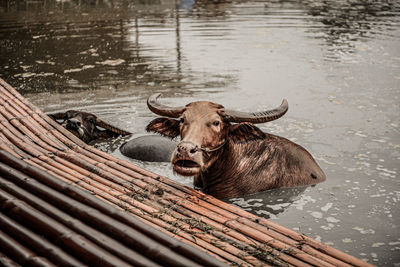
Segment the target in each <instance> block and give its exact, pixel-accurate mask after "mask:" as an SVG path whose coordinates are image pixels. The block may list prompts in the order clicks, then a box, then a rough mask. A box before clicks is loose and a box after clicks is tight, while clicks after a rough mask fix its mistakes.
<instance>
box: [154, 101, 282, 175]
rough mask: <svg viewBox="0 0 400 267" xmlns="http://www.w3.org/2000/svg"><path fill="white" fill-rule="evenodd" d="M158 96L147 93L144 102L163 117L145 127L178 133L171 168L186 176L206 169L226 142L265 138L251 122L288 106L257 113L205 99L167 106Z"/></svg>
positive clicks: (172, 135) (273, 116)
mask: <svg viewBox="0 0 400 267" xmlns="http://www.w3.org/2000/svg"><path fill="white" fill-rule="evenodd" d="M159 96H160V94H154V95H152V96H150V97H149V98H148V100H147V105H148V107H149V108H150V110H151V111H152V112H154V113H156V114H158V115H161V116H164V117H162V118H157V119H154V120H153V121H151V122H150V123H149V125H148V126H147V128H146V130H147V131H153V132H157V133H159V134H161V135H164V136H167V137H170V138H175V137H177V136H178V135H180V136H181V142H180V143H179V144H178V145H177V147H176V149H175V151H174V153H173V155H172V159H171V162H172V164H173V169H174V171H175V172H177V173H178V174H181V175H185V176H192V175H198V174H199V173H201V172H204V171H205V170H207V169H208V168H209V167H210V166H211V165H212V164H213V163H214V162H215V161H216V160H217V159H218V157H219V156H220V155H221V153H222V151H223V148H224V146H225V145H226V144H227V143H229V142H234V143H241V142H249V141H252V140H258V139H264V138H265V133H264V132H262V131H261V130H260V129H259V128H257V127H256V126H255V125H254V124H255V123H263V122H267V121H272V120H276V119H278V118H280V117H281V116H283V115H284V114H285V113H286V111H287V110H288V103H287V101H286V100H283V101H282V104H281V105H280V106H279V107H278V108H276V109H272V110H268V111H264V112H256V113H246V112H238V111H233V110H227V109H225V108H224V107H223V106H222V105H219V104H215V103H212V102H206V101H199V102H192V103H190V104H187V105H186V106H182V107H169V106H165V105H163V104H161V103H159V102H158V100H157V98H158V97H159Z"/></svg>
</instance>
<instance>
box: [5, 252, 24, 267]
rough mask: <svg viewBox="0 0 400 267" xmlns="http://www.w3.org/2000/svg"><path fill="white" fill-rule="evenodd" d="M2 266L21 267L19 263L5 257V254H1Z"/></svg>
mask: <svg viewBox="0 0 400 267" xmlns="http://www.w3.org/2000/svg"><path fill="white" fill-rule="evenodd" d="M0 266H3V267H20V266H21V265H19V264H18V263H16V262H15V261H13V260H12V259H10V258H9V257H7V256H6V255H4V254H3V253H1V252H0Z"/></svg>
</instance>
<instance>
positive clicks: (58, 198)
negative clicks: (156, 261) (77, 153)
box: [0, 151, 215, 265]
mask: <svg viewBox="0 0 400 267" xmlns="http://www.w3.org/2000/svg"><path fill="white" fill-rule="evenodd" d="M0 153H1V154H2V155H4V154H5V153H4V151H0ZM2 160H3V158H2ZM0 167H2V165H1V164H0ZM0 170H1V171H3V172H7V170H6V169H0ZM38 171H39V170H36V172H38ZM39 173H40V171H39ZM8 175H9V176H10V177H11V178H13V179H18V180H19V181H20V183H24V184H25V185H26V186H28V183H29V191H31V192H36V191H38V190H41V194H44V195H45V198H46V199H49V200H50V199H51V200H52V203H55V204H57V206H59V207H63V208H64V210H69V211H71V210H74V209H75V211H74V212H75V214H76V215H79V216H80V217H82V216H88V218H87V220H88V221H91V222H92V223H93V222H94V219H95V218H97V221H101V219H99V218H103V220H105V219H104V217H105V216H104V215H101V214H99V213H96V212H94V211H92V212H89V211H87V212H84V211H82V210H84V208H82V204H80V203H78V202H76V201H74V200H72V199H65V197H63V195H61V194H60V193H56V192H55V191H54V192H53V193H51V192H52V191H49V190H50V189H49V188H48V189H46V188H41V187H40V185H39V184H37V182H35V181H34V180H31V179H29V178H27V177H25V176H21V177H19V178H18V177H15V175H14V173H11V172H8ZM53 181H54V178H53ZM35 184H36V186H34V185H35ZM46 191H48V192H47V193H44V192H46ZM51 194H54V195H53V196H50V195H51ZM19 195H20V197H23V195H24V194H22V193H20V194H19ZM62 200H63V201H62ZM44 205H45V203H44V204H43V205H39V206H44ZM67 206H68V209H67ZM78 207H80V211H78ZM87 209H88V210H90V209H91V208H88V207H87ZM71 212H72V211H71ZM58 217H63V216H61V215H59V216H58ZM59 219H62V218H59ZM69 220H71V219H68V220H67V221H69ZM116 225H119V223H117V222H108V227H111V228H112V229H111V230H110V232H114V233H115V232H117V230H115V229H113V228H115V227H116ZM101 229H103V230H105V229H106V228H105V226H104V225H101ZM119 231H120V233H122V235H123V236H125V237H124V239H125V240H126V238H127V237H126V236H127V235H128V234H129V235H130V237H131V239H135V241H140V242H144V241H143V240H146V239H148V238H146V237H143V236H142V237H141V234H140V233H139V232H132V230H129V229H128V230H127V229H123V228H122V229H121V230H119ZM119 237H121V236H119ZM136 239H137V240H136ZM137 246H138V247H143V246H144V247H146V248H147V250H149V248H150V247H151V244H150V245H149V244H138V245H137ZM153 250H155V251H157V250H158V248H154V249H153ZM153 252H154V251H153ZM149 253H152V251H151V249H150V251H149ZM158 253H160V252H158ZM165 254H168V255H171V257H173V258H174V259H176V260H179V262H181V263H184V260H183V259H181V257H180V256H179V255H176V254H175V253H173V252H172V251H169V250H167V251H166V252H165ZM191 265H193V264H191ZM214 265H215V264H214Z"/></svg>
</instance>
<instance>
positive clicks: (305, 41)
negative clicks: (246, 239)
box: [0, 0, 400, 266]
mask: <svg viewBox="0 0 400 267" xmlns="http://www.w3.org/2000/svg"><path fill="white" fill-rule="evenodd" d="M0 3H1V7H0V8H1V9H0V43H1V46H0V47H1V48H0V49H1V50H0V76H1V77H2V78H3V79H5V80H6V81H7V82H9V83H10V84H12V85H13V86H14V87H16V88H17V89H18V90H19V91H20V92H21V93H22V94H23V95H24V96H26V97H27V98H28V99H29V100H30V101H32V102H33V103H34V104H36V105H37V106H39V107H40V108H41V109H42V110H43V111H45V112H57V111H64V110H67V109H82V110H85V111H89V112H92V113H95V114H97V115H98V116H99V117H100V118H101V119H103V120H105V121H108V122H111V123H113V124H115V125H116V126H118V127H120V128H123V129H125V130H128V131H131V132H132V133H133V137H134V136H140V135H144V134H146V133H145V131H144V128H145V126H146V124H147V123H148V122H149V121H150V120H151V119H152V118H155V115H154V114H152V113H151V112H150V111H149V110H148V109H147V107H146V105H145V100H146V98H147V97H148V96H149V95H150V94H152V93H155V92H162V93H163V97H164V101H165V103H168V104H171V105H182V104H186V103H188V102H190V101H194V100H210V101H214V102H218V103H221V104H223V105H225V106H226V107H229V108H232V109H238V110H243V111H260V110H263V109H269V108H271V107H275V106H278V105H279V104H280V102H281V100H282V98H286V99H288V101H289V112H288V113H287V115H285V116H284V117H283V118H281V119H279V120H277V121H274V122H270V123H266V124H262V125H260V128H261V129H263V130H264V131H268V132H271V133H273V134H278V135H281V136H284V137H286V138H289V139H291V140H293V141H295V142H297V143H299V144H301V145H302V146H304V147H305V148H306V149H307V150H309V151H310V152H311V154H312V155H314V156H315V158H316V159H317V161H318V162H319V164H320V165H321V167H322V169H323V170H324V171H325V173H326V175H327V181H326V182H324V183H321V184H318V185H316V186H314V187H308V188H296V189H280V190H273V191H269V192H263V193H259V194H256V195H252V196H247V197H238V198H233V199H230V200H228V201H229V202H230V203H233V204H235V205H239V206H241V207H242V208H244V209H246V210H249V211H251V212H253V213H255V214H258V215H260V216H264V217H266V218H270V219H271V220H273V221H275V222H278V223H280V224H282V225H285V226H288V227H290V228H293V229H295V230H297V231H299V232H302V233H305V234H307V235H309V236H310V237H312V238H316V239H317V240H320V241H323V242H326V243H328V244H330V245H333V246H334V247H336V248H338V249H341V250H343V251H346V252H348V253H350V254H352V255H354V256H356V257H359V258H362V259H365V260H367V261H369V262H371V263H373V264H376V265H379V266H400V256H399V255H400V229H399V227H400V209H399V208H398V203H399V201H400V185H399V175H398V172H399V166H400V165H399V162H400V127H399V125H400V120H399V114H400V101H399V95H400V29H399V21H400V16H399V15H400V3H399V2H398V1H361V0H352V1H350V0H348V1H345V0H341V1H201V0H200V1H194V0H183V1H178V0H176V1H169V0H165V1H157V0H152V1H115V0H109V1H101V0H98V1H84V0H81V1H50V0H47V1H34V2H33V1H1V2H0ZM123 141H124V139H121V138H120V139H117V140H113V141H109V142H104V143H101V144H98V146H99V147H100V148H101V149H103V150H105V151H107V152H110V153H112V154H114V155H116V156H118V157H123V156H122V155H121V154H120V153H119V151H118V146H119V145H120V144H121V143H122V142H123ZM135 163H136V164H139V165H141V166H144V167H146V168H148V169H151V170H153V171H155V172H158V173H161V174H164V175H167V176H169V177H171V178H173V179H176V180H178V181H180V182H182V183H184V184H186V185H189V186H191V185H192V184H191V179H188V178H182V177H178V176H175V175H174V174H173V173H172V171H171V167H170V165H169V164H167V163H165V164H154V163H143V162H136V161H135Z"/></svg>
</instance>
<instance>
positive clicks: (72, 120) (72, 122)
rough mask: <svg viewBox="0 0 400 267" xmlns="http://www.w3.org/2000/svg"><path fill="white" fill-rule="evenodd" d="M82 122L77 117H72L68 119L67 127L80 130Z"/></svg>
mask: <svg viewBox="0 0 400 267" xmlns="http://www.w3.org/2000/svg"><path fill="white" fill-rule="evenodd" d="M81 125H82V123H81V122H80V121H79V120H78V119H75V118H70V119H68V120H67V121H66V127H67V129H71V130H78V129H79V128H80V127H81Z"/></svg>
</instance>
